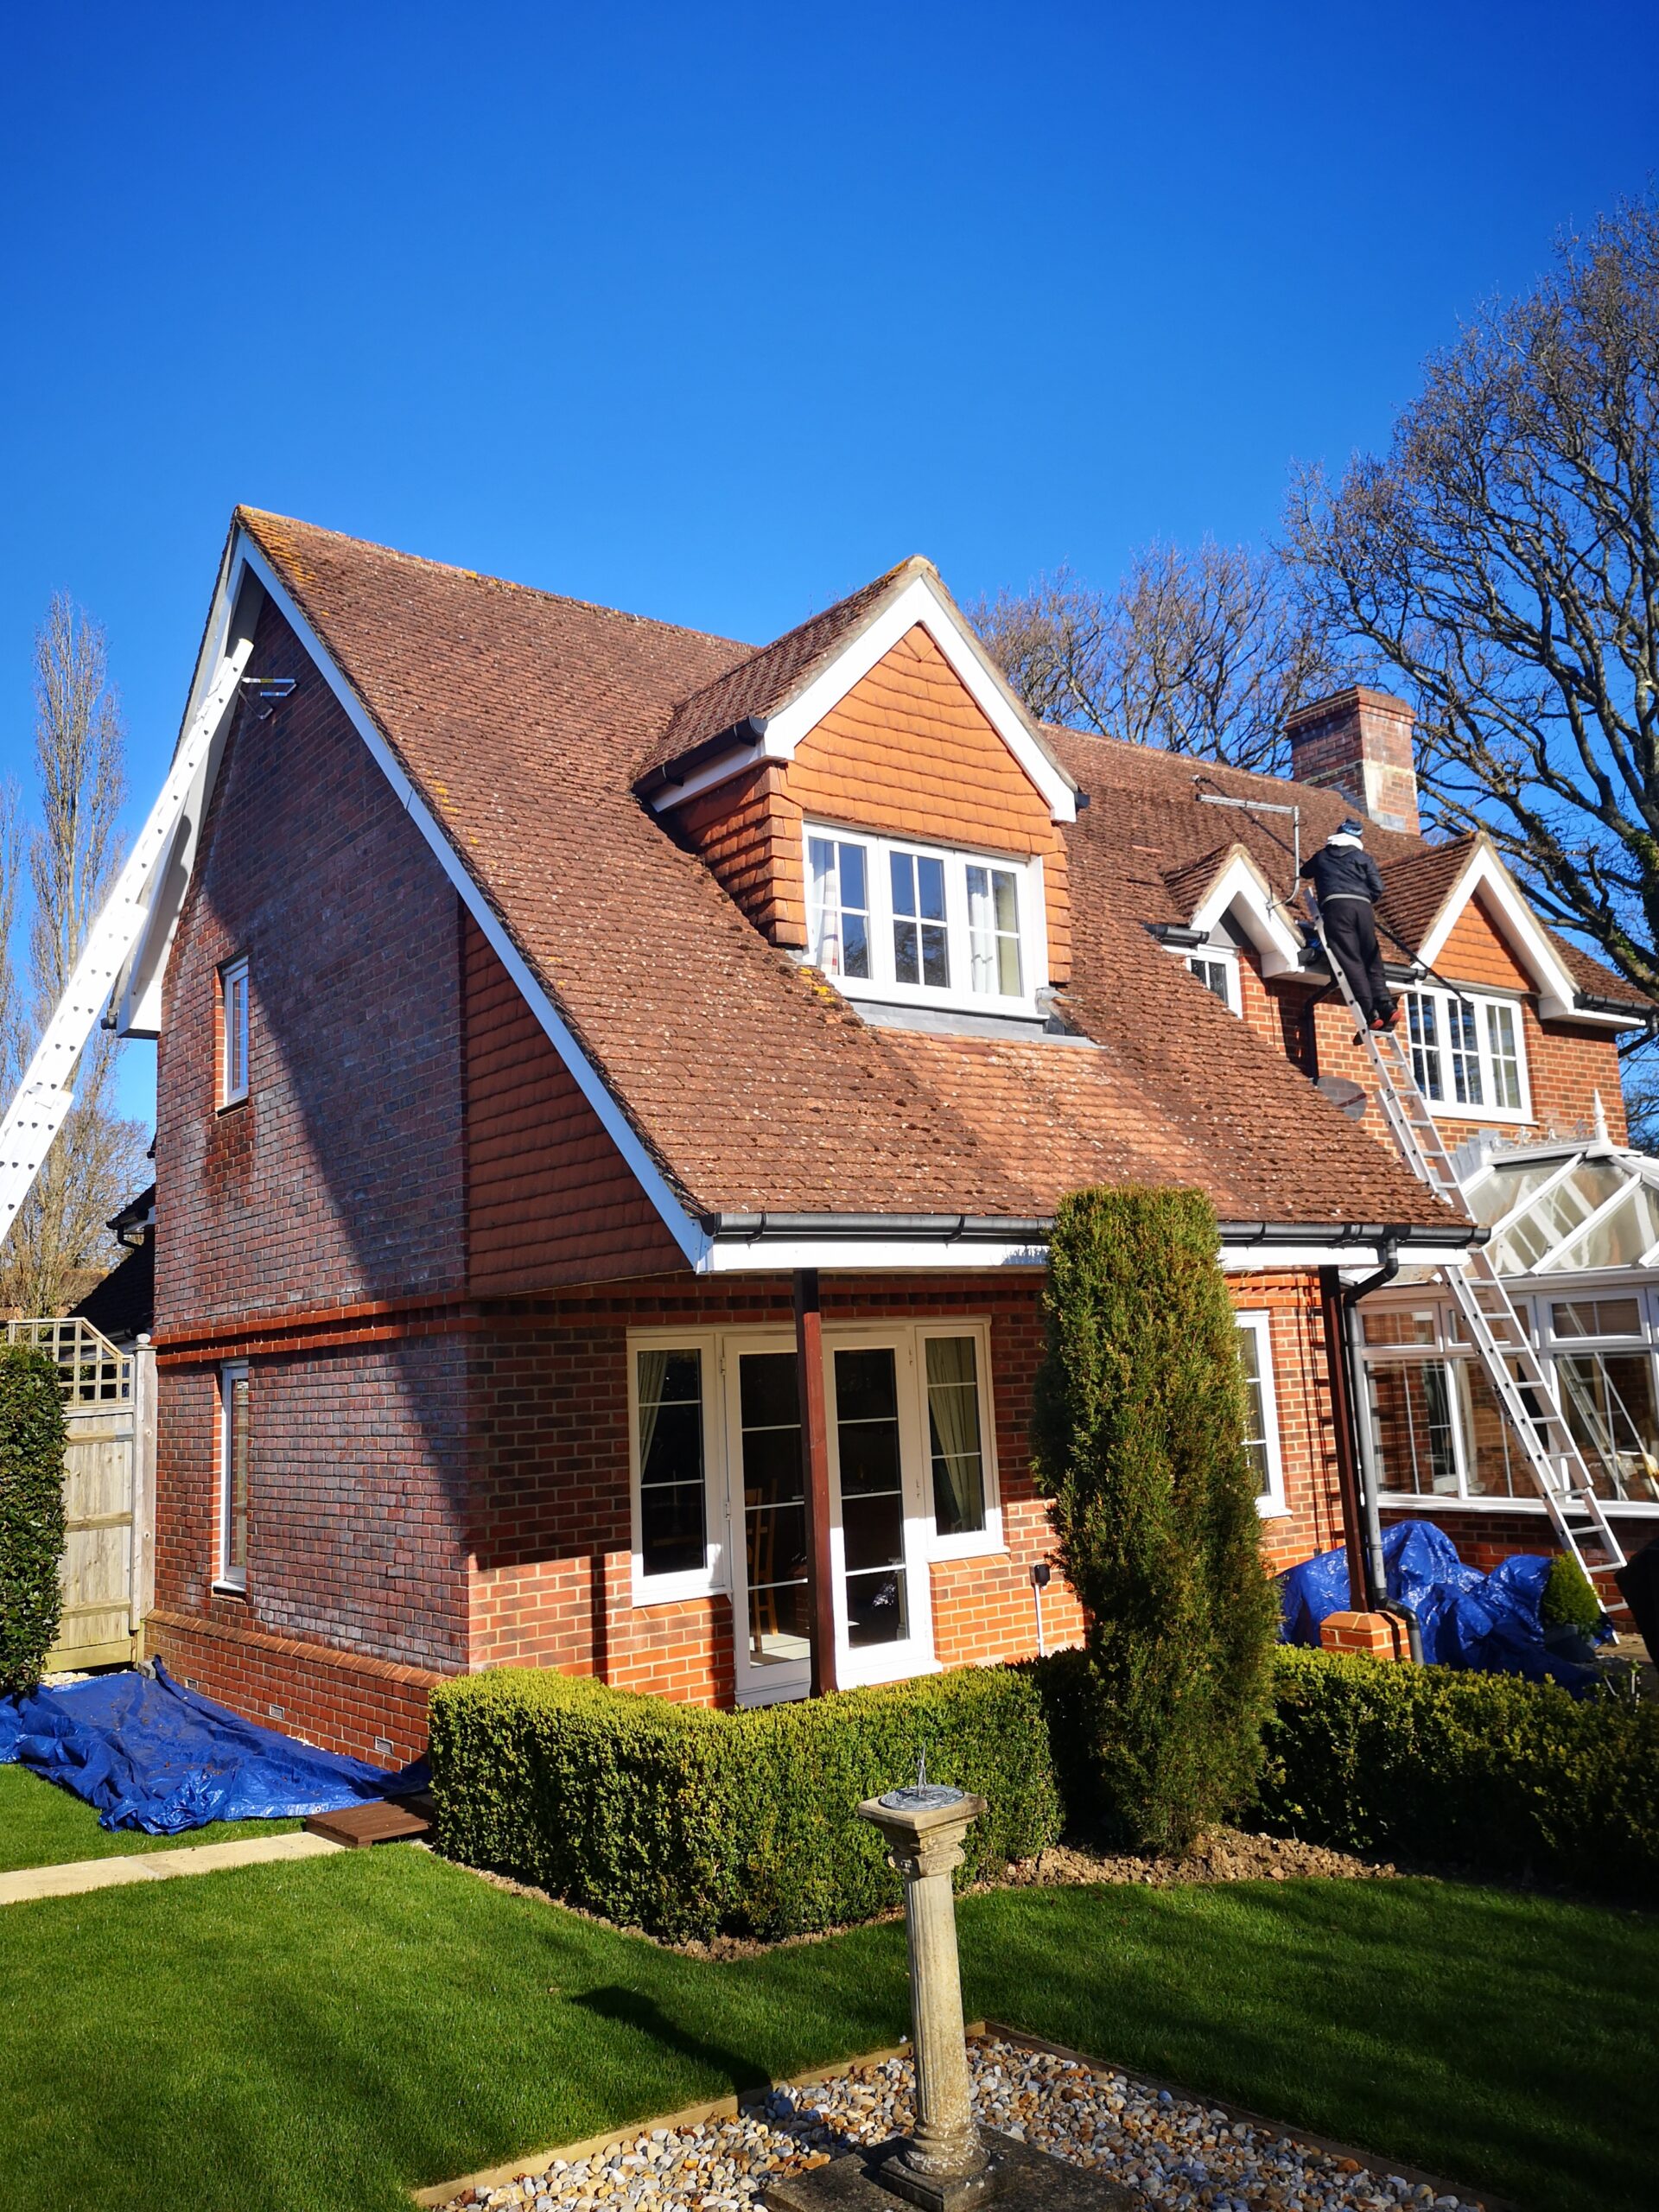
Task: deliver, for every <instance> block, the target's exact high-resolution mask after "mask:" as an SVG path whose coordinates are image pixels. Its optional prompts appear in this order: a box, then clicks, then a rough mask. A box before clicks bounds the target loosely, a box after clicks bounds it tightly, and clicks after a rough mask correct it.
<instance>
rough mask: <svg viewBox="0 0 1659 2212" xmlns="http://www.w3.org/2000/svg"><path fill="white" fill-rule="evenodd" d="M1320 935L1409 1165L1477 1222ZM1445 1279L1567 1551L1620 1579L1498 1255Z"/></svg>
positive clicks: (1404, 1079)
mask: <svg viewBox="0 0 1659 2212" xmlns="http://www.w3.org/2000/svg"><path fill="white" fill-rule="evenodd" d="M1314 927H1315V929H1316V930H1317V931H1318V933H1319V943H1320V944H1321V945H1322V946H1324V949H1325V961H1326V963H1327V965H1328V966H1329V968H1330V969H1331V973H1332V976H1333V978H1334V979H1335V981H1336V984H1337V988H1338V990H1339V991H1340V992H1341V993H1342V996H1343V1001H1344V1005H1345V1006H1346V1007H1347V1008H1348V1011H1349V1013H1350V1014H1352V1016H1353V1017H1354V1027H1356V1029H1357V1031H1358V1033H1359V1037H1360V1041H1361V1042H1362V1043H1363V1046H1364V1047H1365V1051H1366V1054H1367V1056H1368V1057H1369V1058H1370V1063H1371V1068H1372V1071H1373V1072H1374V1074H1375V1075H1376V1087H1377V1097H1378V1099H1379V1100H1380V1102H1381V1103H1382V1107H1383V1118H1384V1119H1385V1120H1386V1122H1388V1125H1389V1134H1390V1135H1392V1137H1393V1139H1394V1141H1395V1145H1396V1147H1398V1149H1399V1152H1400V1155H1401V1157H1402V1160H1404V1161H1405V1163H1406V1165H1407V1166H1408V1167H1409V1168H1410V1170H1411V1172H1412V1173H1413V1174H1414V1176H1416V1178H1417V1179H1418V1180H1419V1181H1420V1182H1421V1183H1426V1184H1427V1185H1428V1187H1429V1189H1430V1190H1431V1191H1433V1192H1434V1194H1435V1196H1436V1197H1437V1198H1441V1199H1443V1200H1444V1201H1445V1203H1446V1205H1448V1206H1450V1207H1451V1209H1452V1211H1453V1212H1454V1213H1458V1214H1461V1215H1462V1216H1463V1217H1464V1218H1465V1220H1469V1219H1471V1218H1472V1217H1471V1214H1470V1211H1469V1204H1468V1201H1467V1199H1466V1198H1465V1197H1464V1194H1463V1185H1462V1184H1461V1183H1460V1182H1459V1180H1458V1173H1457V1170H1456V1168H1455V1167H1453V1166H1452V1155H1451V1154H1450V1153H1449V1152H1448V1151H1447V1150H1446V1141H1445V1139H1444V1138H1443V1137H1442V1136H1441V1135H1440V1125H1439V1123H1438V1122H1436V1121H1435V1119H1434V1116H1433V1113H1432V1112H1431V1110H1430V1109H1429V1103H1428V1101H1427V1098H1425V1097H1424V1096H1423V1094H1422V1091H1421V1089H1420V1087H1419V1085H1418V1082H1417V1077H1416V1075H1415V1073H1414V1070H1413V1068H1412V1064H1411V1056H1410V1053H1409V1052H1408V1050H1407V1048H1406V1046H1404V1045H1402V1043H1401V1041H1400V1038H1399V1035H1398V1033H1396V1032H1395V1031H1394V1030H1391V1029H1373V1028H1371V1027H1370V1025H1369V1023H1368V1022H1367V1021H1366V1020H1365V1017H1364V1015H1363V1013H1362V1012H1361V1011H1360V1007H1359V1004H1358V1001H1357V1000H1356V998H1355V996H1354V994H1353V990H1352V988H1351V985H1350V983H1349V981H1348V978H1347V976H1345V975H1344V972H1343V967H1342V963H1341V962H1340V961H1339V960H1338V958H1337V957H1336V955H1335V954H1334V953H1333V952H1332V950H1331V948H1330V946H1329V944H1326V943H1325V926H1324V924H1323V923H1322V922H1316V923H1315V925H1314ZM1445 1273H1446V1286H1447V1287H1448V1288H1449V1289H1450V1291H1451V1293H1452V1297H1453V1299H1454V1300H1456V1302H1457V1306H1458V1311H1459V1313H1460V1314H1461V1315H1462V1316H1463V1324H1464V1327H1465V1329H1466V1330H1467V1332H1468V1334H1469V1341H1470V1343H1471V1344H1472V1345H1473V1347H1474V1350H1475V1352H1476V1355H1477V1357H1478V1358H1479V1360H1480V1363H1481V1365H1482V1366H1483V1367H1484V1369H1485V1370H1486V1376H1487V1380H1488V1381H1489V1382H1490V1383H1491V1386H1492V1391H1493V1395H1495V1396H1496V1398H1497V1402H1498V1404H1499V1405H1500V1406H1501V1407H1502V1408H1503V1414H1504V1417H1505V1419H1506V1420H1507V1421H1508V1422H1509V1424H1510V1431H1511V1433H1513V1435H1514V1437H1515V1439H1516V1443H1517V1444H1518V1445H1519V1446H1520V1448H1521V1456H1522V1459H1524V1460H1525V1461H1526V1464H1527V1470H1528V1472H1529V1474H1530V1475H1531V1478H1532V1481H1533V1485H1534V1487H1535V1489H1536V1491H1537V1492H1538V1495H1539V1496H1540V1497H1541V1498H1542V1499H1543V1501H1544V1504H1545V1506H1546V1507H1547V1509H1548V1513H1549V1517H1550V1519H1551V1521H1552V1522H1554V1528H1555V1533H1556V1535H1558V1536H1559V1537H1560V1541H1561V1546H1562V1548H1563V1549H1564V1550H1565V1551H1566V1552H1567V1554H1569V1555H1570V1556H1571V1557H1572V1558H1573V1559H1575V1560H1577V1561H1578V1562H1579V1565H1580V1567H1583V1569H1584V1570H1585V1572H1586V1574H1610V1573H1613V1572H1614V1571H1615V1570H1616V1569H1617V1568H1618V1567H1623V1566H1624V1552H1623V1551H1622V1550H1621V1549H1620V1548H1619V1542H1618V1537H1617V1536H1615V1535H1614V1534H1613V1531H1612V1529H1611V1527H1610V1526H1609V1524H1608V1520H1607V1516H1606V1515H1605V1513H1604V1512H1603V1510H1602V1505H1601V1500H1600V1498H1599V1497H1598V1496H1597V1495H1596V1488H1595V1484H1594V1483H1593V1481H1592V1478H1591V1474H1590V1470H1589V1468H1588V1466H1587V1465H1586V1463H1585V1458H1584V1454H1583V1452H1581V1451H1580V1449H1579V1442H1578V1439H1577V1438H1576V1437H1575V1436H1574V1435H1573V1431H1572V1429H1571V1428H1570V1427H1568V1425H1567V1419H1566V1416H1565V1415H1564V1414H1563V1413H1562V1411H1561V1409H1560V1406H1559V1405H1558V1404H1557V1403H1556V1401H1555V1395H1554V1391H1553V1390H1552V1389H1550V1386H1549V1380H1548V1376H1546V1374H1545V1372H1544V1369H1543V1363H1542V1362H1541V1360H1540V1359H1539V1357H1538V1355H1537V1352H1536V1351H1535V1350H1534V1348H1533V1342H1532V1338H1531V1336H1530V1334H1529V1332H1528V1329H1527V1325H1526V1323H1525V1322H1524V1321H1523V1320H1522V1318H1521V1315H1520V1313H1519V1312H1518V1311H1517V1310H1516V1304H1515V1300H1513V1299H1512V1298H1511V1297H1510V1294H1509V1289H1508V1287H1507V1285H1506V1284H1505V1283H1504V1281H1503V1277H1502V1276H1501V1275H1500V1274H1498V1272H1497V1266H1496V1265H1495V1263H1494V1262H1493V1259H1492V1255H1491V1251H1490V1249H1488V1248H1487V1247H1486V1246H1485V1245H1484V1244H1479V1245H1476V1246H1474V1247H1472V1248H1471V1251H1470V1254H1469V1262H1468V1265H1467V1266H1466V1267H1463V1268H1446V1271H1445Z"/></svg>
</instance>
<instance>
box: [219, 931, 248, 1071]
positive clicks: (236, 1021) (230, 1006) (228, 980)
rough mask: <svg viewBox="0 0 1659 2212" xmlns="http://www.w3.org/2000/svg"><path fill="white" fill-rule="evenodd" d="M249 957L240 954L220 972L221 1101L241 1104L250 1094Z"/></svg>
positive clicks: (227, 962)
mask: <svg viewBox="0 0 1659 2212" xmlns="http://www.w3.org/2000/svg"><path fill="white" fill-rule="evenodd" d="M249 996H250V986H249V981H248V956H247V954H246V953H245V952H244V953H238V956H237V957H236V958H235V959H234V960H227V961H226V963H225V965H224V966H223V967H222V968H221V969H219V1106H220V1108H221V1109H223V1108H225V1107H226V1106H239V1105H240V1104H241V1103H242V1101H243V1100H244V1099H245V1097H246V1096H247V1095H248V1042H249V1032H250V1029H251V1022H250V1020H249V1018H248V1000H249Z"/></svg>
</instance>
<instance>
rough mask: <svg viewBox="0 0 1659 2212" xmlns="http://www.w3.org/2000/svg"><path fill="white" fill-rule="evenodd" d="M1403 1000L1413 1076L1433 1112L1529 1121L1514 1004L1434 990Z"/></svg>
mask: <svg viewBox="0 0 1659 2212" xmlns="http://www.w3.org/2000/svg"><path fill="white" fill-rule="evenodd" d="M1404 997H1405V1009H1406V1023H1407V1028H1408V1033H1409V1035H1410V1039H1411V1065H1412V1071H1413V1073H1414V1075H1415V1076H1416V1077H1417V1085H1418V1088H1419V1090H1421V1092H1422V1094H1423V1096H1424V1097H1425V1098H1427V1100H1428V1102H1429V1103H1430V1104H1431V1105H1432V1106H1441V1107H1444V1108H1445V1109H1446V1111H1447V1112H1449V1113H1452V1114H1468V1115H1471V1116H1476V1115H1478V1116H1503V1117H1515V1118H1519V1117H1522V1116H1524V1115H1525V1113H1526V1067H1525V1061H1524V1059H1523V1057H1522V1045H1521V1015H1520V1010H1519V1008H1518V1007H1516V1005H1515V1003H1514V1002H1513V1001H1511V1000H1509V999H1492V998H1483V997H1481V996H1480V995H1478V994H1477V993H1472V992H1467V991H1464V992H1457V991H1445V990H1430V989H1423V990H1414V991H1408V992H1406V993H1405V995H1404Z"/></svg>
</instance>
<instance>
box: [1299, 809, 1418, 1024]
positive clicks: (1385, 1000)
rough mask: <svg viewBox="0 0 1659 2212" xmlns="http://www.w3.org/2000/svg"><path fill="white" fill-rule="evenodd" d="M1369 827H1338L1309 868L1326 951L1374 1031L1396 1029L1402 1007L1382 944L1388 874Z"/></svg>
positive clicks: (1351, 824)
mask: <svg viewBox="0 0 1659 2212" xmlns="http://www.w3.org/2000/svg"><path fill="white" fill-rule="evenodd" d="M1364 836H1365V825H1364V823H1362V822H1357V821H1355V820H1354V818H1353V817H1352V816H1350V817H1349V818H1348V820H1347V821H1346V822H1344V823H1343V825H1342V827H1341V829H1337V830H1333V831H1332V834H1331V836H1329V837H1327V838H1326V839H1325V842H1324V844H1323V845H1321V846H1320V848H1319V851H1318V852H1317V853H1315V854H1314V855H1313V858H1312V859H1311V860H1309V861H1307V862H1306V864H1305V865H1304V867H1303V869H1302V874H1303V876H1304V877H1305V878H1306V880H1307V881H1308V882H1310V883H1311V884H1312V885H1313V896H1314V899H1316V900H1317V901H1318V904H1319V931H1320V934H1321V935H1322V936H1323V938H1324V939H1325V949H1326V950H1327V951H1328V952H1329V953H1330V954H1331V957H1332V959H1334V960H1339V961H1341V963H1342V971H1343V974H1344V976H1346V977H1347V979H1348V988H1349V989H1350V990H1351V992H1352V993H1353V995H1354V997H1355V999H1356V1000H1357V1002H1358V1006H1359V1010H1360V1012H1361V1014H1363V1016H1364V1018H1365V1020H1366V1021H1367V1022H1368V1023H1369V1025H1370V1027H1371V1028H1373V1029H1392V1028H1393V1027H1394V1025H1395V1022H1396V1021H1397V1020H1399V1019H1400V1010H1399V1008H1398V1007H1396V1006H1395V1002H1394V994H1393V993H1392V992H1391V991H1390V990H1389V979H1388V977H1387V976H1385V975H1384V974H1383V955H1382V953H1381V952H1380V951H1379V950H1377V943H1376V902H1377V900H1378V899H1381V897H1382V896H1383V878H1382V876H1381V875H1380V874H1378V872H1377V866H1376V861H1374V860H1373V859H1372V858H1371V856H1370V854H1369V853H1368V852H1367V851H1366V850H1365V846H1364Z"/></svg>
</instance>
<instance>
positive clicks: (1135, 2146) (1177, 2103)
mask: <svg viewBox="0 0 1659 2212" xmlns="http://www.w3.org/2000/svg"><path fill="white" fill-rule="evenodd" d="M969 2056H970V2058H971V2060H972V2064H973V2072H974V2101H975V2108H976V2112H977V2113H978V2115H979V2117H980V2119H981V2120H982V2121H983V2122H984V2124H985V2125H986V2126H989V2127H995V2128H1000V2129H1001V2130H1002V2131H1003V2132H1004V2133H1007V2134H1009V2135H1015V2136H1018V2137H1020V2139H1021V2140H1023V2141H1025V2142H1028V2143H1032V2144H1034V2145H1037V2146H1038V2147H1039V2149H1041V2150H1045V2151H1052V2152H1055V2153H1056V2154H1057V2155H1058V2156H1059V2157H1060V2158H1068V2159H1070V2160H1071V2161H1072V2163H1073V2164H1077V2165H1079V2166H1085V2167H1090V2168H1092V2169H1094V2170H1095V2171H1098V2172H1100V2173H1102V2174H1103V2175H1105V2176H1107V2177H1109V2179H1111V2180H1113V2181H1116V2182H1119V2183H1122V2184H1123V2185H1124V2186H1126V2187H1127V2188H1129V2189H1132V2190H1139V2191H1140V2193H1141V2196H1143V2197H1144V2198H1145V2199H1146V2201H1147V2202H1148V2203H1149V2204H1153V2205H1158V2206H1167V2207H1169V2208H1170V2212H1195V2209H1196V2208H1203V2212H1255V2208H1257V2207H1263V2208H1267V2212H1405V2208H1410V2212H1430V2209H1431V2208H1435V2209H1436V2212H1483V2208H1482V2207H1481V2204H1480V2200H1479V2199H1478V2197H1473V2196H1436V2195H1435V2194H1434V2191H1433V2190H1432V2189H1431V2188H1429V2187H1428V2185H1427V2183H1417V2184H1416V2185H1415V2186H1414V2185H1413V2184H1412V2183H1410V2182H1409V2181H1408V2180H1407V2179H1406V2178H1405V2177H1403V2176H1402V2175H1400V2174H1389V2173H1387V2172H1377V2171H1370V2170H1369V2169H1367V2168H1366V2167H1364V2166H1362V2165H1360V2164H1358V2162H1357V2160H1355V2159H1352V2158H1338V2157H1336V2156H1335V2155H1334V2154H1333V2153H1332V2152H1326V2151H1320V2150H1317V2149H1315V2148H1314V2147H1313V2145H1310V2144H1306V2143H1299V2142H1298V2141H1297V2140H1296V2139H1295V2138H1294V2136H1292V2135H1287V2134H1283V2133H1279V2132H1277V2131H1276V2130H1274V2129H1271V2128H1266V2127H1250V2126H1245V2125H1244V2124H1243V2123H1242V2122H1241V2123H1238V2124H1235V2123H1234V2122H1233V2121H1231V2120H1229V2119H1228V2117H1227V2115H1226V2114H1225V2113H1223V2112H1221V2111H1219V2110H1217V2109H1216V2108H1214V2107H1210V2106H1206V2105H1205V2104H1204V2103H1202V2102H1201V2101H1195V2100H1193V2099H1191V2098H1187V2097H1179V2096H1174V2095H1173V2094H1171V2093H1170V2092H1169V2091H1168V2090H1167V2089H1160V2090H1153V2089H1148V2088H1142V2087H1141V2085H1140V2084H1139V2083H1136V2082H1130V2081H1129V2080H1128V2079H1127V2078H1126V2077H1125V2076H1124V2075H1122V2074H1117V2073H1113V2072H1111V2071H1110V2070H1109V2069H1103V2070H1101V2071H1098V2072H1096V2071H1095V2070H1093V2069H1090V2067H1087V2066H1085V2065H1083V2064H1082V2063H1079V2062H1078V2061H1077V2060H1076V2059H1070V2058H1058V2057H1054V2056H1051V2055H1050V2054H1048V2053H1047V2052H1043V2051H1030V2050H1020V2048H1018V2047H1017V2046H1016V2045H1014V2044H1007V2043H1002V2042H1000V2041H996V2040H994V2039H992V2038H991V2037H976V2038H975V2039H974V2041H973V2043H972V2044H970V2045H969ZM912 2078H913V2077H912V2072H911V2064H910V2061H909V2060H908V2059H907V2058H890V2059H884V2060H881V2061H879V2062H878V2063H875V2064H874V2065H869V2066H855V2067H849V2069H847V2071H846V2072H845V2073H843V2074H838V2075H836V2076H835V2077H834V2078H833V2079H832V2080H830V2081H828V2082H817V2083H815V2084H814V2085H813V2086H812V2087H811V2088H802V2089H773V2090H772V2091H771V2092H770V2093H769V2094H768V2095H767V2096H766V2099H765V2100H764V2102H763V2103H762V2104H761V2105H760V2106H759V2107H757V2108H756V2109H754V2110H753V2111H750V2112H746V2113H740V2114H739V2115H738V2116H737V2117H736V2118H735V2119H734V2120H707V2121H704V2122H703V2123H702V2124H701V2125H700V2126H693V2127H683V2128H679V2129H676V2130H674V2131H670V2130H668V2129H665V2128H660V2127H658V2128H653V2129H651V2130H649V2131H647V2132H646V2133H643V2134H639V2135H635V2136H624V2137H621V2138H620V2139H618V2140H617V2141H616V2142H614V2143H613V2144H610V2145H607V2147H606V2148H605V2149H604V2150H603V2151H600V2152H594V2154H593V2155H592V2156H591V2157H589V2158H583V2159H581V2160H579V2161H577V2162H575V2164H569V2163H567V2162H566V2161H564V2160H563V2159H558V2158H556V2159H554V2160H553V2161H552V2163H551V2164H550V2165H549V2166H547V2167H546V2168H544V2169H543V2171H539V2172H537V2171H534V2170H531V2171H526V2172H525V2173H524V2175H523V2176H522V2177H520V2178H519V2179H518V2180H517V2181H513V2182H510V2183H505V2185H504V2186H502V2187H500V2188H499V2189H493V2190H489V2189H486V2190H470V2189H469V2190H463V2191H462V2192H461V2195H460V2196H457V2197H454V2198H453V2199H452V2200H451V2207H459V2206H463V2205H464V2206H474V2205H488V2206H491V2207H495V2208H501V2212H507V2208H511V2207H514V2206H521V2207H524V2208H525V2212H601V2208H603V2212H750V2208H752V2207H753V2206H754V2205H755V2204H756V2200H757V2199H761V2200H764V2196H765V2191H766V2177H767V2176H768V2175H769V2174H783V2173H800V2172H803V2171H805V2170H806V2169H807V2168H809V2167H811V2166H821V2165H823V2164H826V2162H827V2161H828V2160H829V2158H832V2157H834V2156H835V2155H836V2153H837V2152H842V2151H845V2150H847V2149H849V2147H850V2146H851V2145H854V2144H856V2143H882V2142H886V2141H887V2139H889V2138H890V2137H892V2136H893V2135H897V2134H900V2133H904V2132H905V2131H906V2129H907V2128H908V2127H909V2126H910V2125H911V2116H912V2115H911V2096H912ZM446 2212H450V2208H446Z"/></svg>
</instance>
